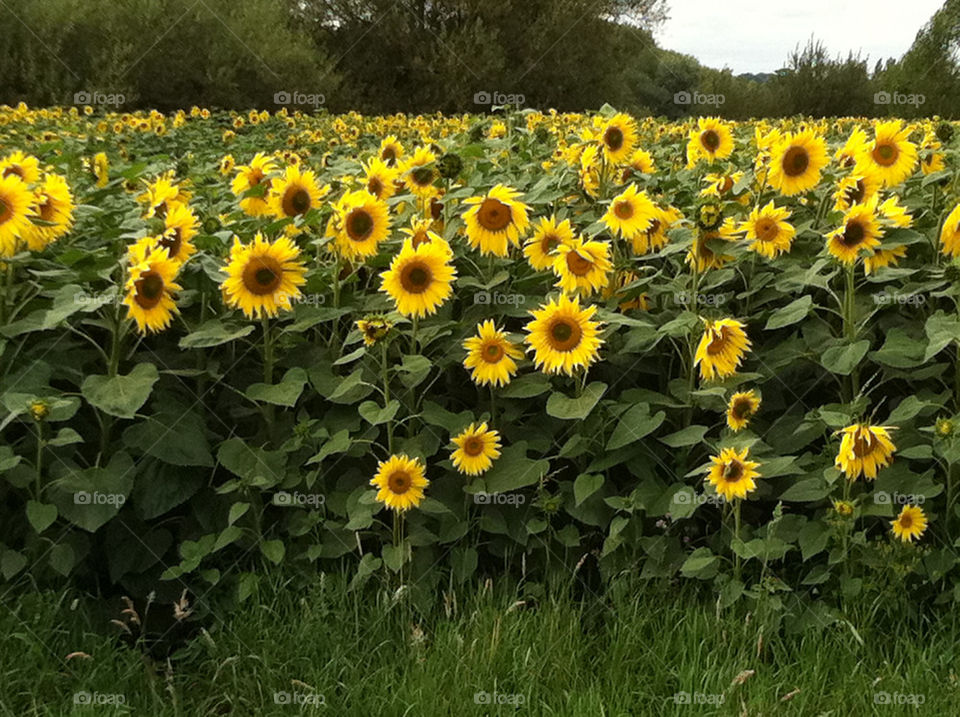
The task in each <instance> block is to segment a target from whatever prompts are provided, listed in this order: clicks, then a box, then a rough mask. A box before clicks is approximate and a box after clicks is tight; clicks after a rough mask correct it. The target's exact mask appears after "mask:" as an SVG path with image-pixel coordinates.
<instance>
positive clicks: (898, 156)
mask: <svg viewBox="0 0 960 717" xmlns="http://www.w3.org/2000/svg"><path fill="white" fill-rule="evenodd" d="M873 129H874V140H873V142H870V143H869V144H866V145H864V146H863V147H862V148H861V149H860V154H859V156H858V157H857V160H858V161H859V162H861V163H863V164H864V165H866V166H867V167H870V169H872V170H873V171H875V172H876V173H877V176H878V177H879V178H880V181H881V182H883V186H885V187H893V186H895V185H897V184H900V182H902V181H903V180H905V179H906V178H907V177H909V176H910V175H911V174H913V169H914V167H915V166H916V164H917V146H916V145H915V144H913V143H912V142H910V141H909V139H908V138H909V137H910V127H909V126H907V127H904V126H903V120H890V121H889V122H877V123H876V124H875V125H874V128H873Z"/></svg>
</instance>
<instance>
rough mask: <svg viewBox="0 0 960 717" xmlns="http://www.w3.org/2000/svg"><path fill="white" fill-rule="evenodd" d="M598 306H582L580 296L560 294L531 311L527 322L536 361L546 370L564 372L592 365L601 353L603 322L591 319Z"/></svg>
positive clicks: (571, 372)
mask: <svg viewBox="0 0 960 717" xmlns="http://www.w3.org/2000/svg"><path fill="white" fill-rule="evenodd" d="M596 311H597V307H596V306H587V307H584V308H580V297H574V298H570V297H568V296H567V295H566V294H561V295H560V298H559V299H557V300H553V299H551V300H550V301H549V302H548V303H547V304H545V305H541V307H540V308H539V309H536V310H534V311H531V312H530V313H531V314H532V315H533V317H534V318H533V321H531V322H529V323H528V324H527V325H526V330H527V337H526V339H525V341H526V343H527V344H528V345H529V349H528V350H532V351H534V357H533V360H534V363H535V364H536V366H537V368H538V369H540V370H541V371H543V372H544V373H548V374H550V373H554V374H555V373H561V372H562V373H565V374H567V375H568V376H572V375H573V373H574V371H575V370H576V369H579V368H582V369H587V368H589V366H590V364H592V363H593V362H594V361H596V360H597V359H598V358H599V356H600V346H601V345H602V344H603V339H601V338H600V336H599V334H600V324H599V322H597V321H592V317H593V315H594V314H595V313H596Z"/></svg>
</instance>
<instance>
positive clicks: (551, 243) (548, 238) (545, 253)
mask: <svg viewBox="0 0 960 717" xmlns="http://www.w3.org/2000/svg"><path fill="white" fill-rule="evenodd" d="M570 241H573V227H572V226H571V224H570V220H569V219H564V220H563V221H562V222H560V223H559V224H558V223H557V217H556V215H551V216H550V218H549V219H548V218H546V217H541V218H540V223H539V224H537V225H535V228H534V231H533V236H532V237H531V238H530V239H528V240H527V242H526V244H524V245H523V255H524V256H525V257H527V261H528V262H530V266H532V267H533V268H534V269H536V270H537V271H544V270H547V269H552V268H553V262H554V260H555V259H556V258H557V254H556V250H557V247H559V246H560V245H562V244H566V243H568V242H570Z"/></svg>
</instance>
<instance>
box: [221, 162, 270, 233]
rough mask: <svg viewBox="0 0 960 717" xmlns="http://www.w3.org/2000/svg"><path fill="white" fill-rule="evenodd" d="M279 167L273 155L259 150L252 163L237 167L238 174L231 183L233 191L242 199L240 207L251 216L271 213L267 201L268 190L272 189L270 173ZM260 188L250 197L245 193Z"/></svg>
mask: <svg viewBox="0 0 960 717" xmlns="http://www.w3.org/2000/svg"><path fill="white" fill-rule="evenodd" d="M276 169H277V164H276V162H274V160H273V158H272V157H268V156H267V155H265V154H264V153H263V152H257V153H256V154H255V155H254V157H253V159H251V160H250V164H244V165H241V166H239V167H237V175H236V176H235V177H234V178H233V183H232V184H231V185H230V189H231V191H233V193H234V195H236V196H237V197H241V199H240V209H242V210H243V211H244V212H245V213H246V214H248V215H250V216H251V217H262V216H266V215H267V214H270V202H269V201H267V192H268V191H269V189H270V175H271V174H272V173H273V172H275V171H276ZM260 187H262V189H258V191H257V193H254V194H252V195H251V196H249V197H245V196H244V195H245V194H246V193H247V192H250V190H252V189H255V188H260Z"/></svg>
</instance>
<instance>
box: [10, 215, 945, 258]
mask: <svg viewBox="0 0 960 717" xmlns="http://www.w3.org/2000/svg"><path fill="white" fill-rule="evenodd" d="M0 231H2V227H0ZM940 244H941V245H942V248H941V251H942V252H943V253H944V254H947V255H948V256H951V257H957V256H960V204H958V205H957V206H955V207H954V208H953V211H952V212H950V215H949V216H948V217H947V218H946V219H945V220H944V222H943V229H941V230H940Z"/></svg>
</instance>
